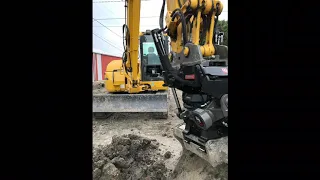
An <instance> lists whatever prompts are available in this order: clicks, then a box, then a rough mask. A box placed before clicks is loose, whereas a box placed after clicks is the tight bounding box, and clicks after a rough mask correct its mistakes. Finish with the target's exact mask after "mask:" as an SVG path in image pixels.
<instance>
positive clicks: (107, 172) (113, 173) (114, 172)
mask: <svg viewBox="0 0 320 180" xmlns="http://www.w3.org/2000/svg"><path fill="white" fill-rule="evenodd" d="M119 175H120V171H119V169H117V168H116V166H115V165H114V164H112V163H107V164H106V165H104V167H103V169H102V174H101V177H100V179H110V180H111V179H117V178H119Z"/></svg>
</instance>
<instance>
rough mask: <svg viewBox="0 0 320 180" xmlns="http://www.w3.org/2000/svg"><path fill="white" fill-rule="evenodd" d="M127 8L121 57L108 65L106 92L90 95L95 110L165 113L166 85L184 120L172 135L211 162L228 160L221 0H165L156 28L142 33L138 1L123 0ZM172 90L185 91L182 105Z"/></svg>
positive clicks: (226, 96)
mask: <svg viewBox="0 0 320 180" xmlns="http://www.w3.org/2000/svg"><path fill="white" fill-rule="evenodd" d="M165 4H167V14H166V16H165V15H164V8H165ZM125 7H126V12H128V13H126V18H127V24H125V25H124V26H123V34H124V36H125V43H124V44H125V45H124V46H125V50H124V55H123V58H122V60H119V61H113V62H111V63H110V64H109V65H108V67H107V71H106V76H105V77H106V81H105V82H106V83H105V86H106V89H107V91H109V92H110V93H109V94H110V95H109V96H106V95H101V96H98V95H95V96H94V102H93V105H94V112H106V111H107V110H109V109H108V108H110V109H112V108H113V109H116V110H118V111H120V109H124V111H126V112H142V111H144V110H145V111H149V112H150V111H153V112H165V113H166V112H167V88H168V87H169V88H171V90H172V93H173V96H174V99H175V102H176V105H177V109H178V112H177V116H178V117H179V118H180V119H182V120H183V123H181V125H179V126H177V127H176V128H175V129H174V135H175V137H176V138H177V139H178V140H179V142H180V143H181V145H182V146H183V147H184V149H186V150H189V151H191V152H193V153H195V154H197V155H198V156H199V157H201V158H203V159H204V160H206V161H208V162H209V163H210V164H211V165H212V166H216V165H217V164H219V163H220V162H227V161H228V157H227V155H226V154H227V147H226V146H227V137H228V65H227V64H226V62H227V56H228V55H227V54H228V48H227V47H226V46H223V45H219V43H217V42H216V40H215V39H217V38H216V36H217V35H219V32H217V28H216V26H217V21H218V17H219V15H220V14H221V12H222V10H223V4H222V2H221V1H220V0H163V4H162V8H161V12H160V18H159V28H157V29H153V30H151V32H150V31H146V32H145V33H139V26H140V8H141V0H126V1H125ZM164 16H165V18H164ZM164 19H165V24H166V26H165V27H164ZM168 37H170V47H171V49H172V51H171V52H170V53H169V49H168ZM139 47H140V48H139ZM146 51H148V53H146ZM139 52H140V61H139V58H138V56H139ZM152 52H153V53H155V54H156V56H154V55H153V57H154V59H156V60H155V61H157V64H156V66H152V63H151V64H150V63H149V60H150V59H149V54H150V53H152ZM151 56H152V55H150V57H151ZM155 57H157V58H155ZM151 59H152V58H151ZM148 65H151V68H149V69H148V67H146V66H148ZM152 74H153V75H154V74H157V75H158V76H157V77H158V79H153V78H151V79H148V78H147V79H146V77H149V75H152ZM150 77H153V76H150ZM176 89H179V90H181V91H182V92H183V93H182V100H183V107H182V106H180V102H179V99H178V97H177V93H176ZM161 91H164V92H161ZM118 92H120V93H121V92H122V93H125V94H118ZM149 92H156V93H149ZM113 96H114V97H113ZM112 97H113V98H114V99H112ZM157 98H158V99H157ZM107 99H108V100H110V99H112V100H111V101H108V100H107ZM128 104H130V105H128ZM142 106H146V107H142ZM144 108H146V109H144Z"/></svg>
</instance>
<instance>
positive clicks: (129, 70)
mask: <svg viewBox="0 0 320 180" xmlns="http://www.w3.org/2000/svg"><path fill="white" fill-rule="evenodd" d="M125 3H126V4H125V11H126V15H125V16H126V20H127V22H126V24H124V25H123V34H124V36H125V37H124V39H125V42H124V46H125V51H124V57H123V68H124V69H125V72H126V73H125V76H126V78H127V81H128V86H129V87H128V89H129V92H130V93H138V92H141V91H142V89H143V88H144V85H140V84H139V81H140V79H139V62H138V57H139V35H140V31H139V30H140V7H141V0H126V2H125Z"/></svg>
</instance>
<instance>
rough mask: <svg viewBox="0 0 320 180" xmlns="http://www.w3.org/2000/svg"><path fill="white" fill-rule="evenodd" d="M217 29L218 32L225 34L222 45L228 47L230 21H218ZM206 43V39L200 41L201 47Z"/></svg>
mask: <svg viewBox="0 0 320 180" xmlns="http://www.w3.org/2000/svg"><path fill="white" fill-rule="evenodd" d="M216 28H217V29H218V31H220V32H223V33H224V36H223V42H222V45H226V46H228V21H225V20H222V21H218V23H217V27H216ZM200 37H201V36H200ZM205 41H206V40H205V39H200V45H203V44H204V43H205Z"/></svg>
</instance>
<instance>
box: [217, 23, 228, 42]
mask: <svg viewBox="0 0 320 180" xmlns="http://www.w3.org/2000/svg"><path fill="white" fill-rule="evenodd" d="M217 26H218V29H219V30H220V31H221V32H224V36H223V42H222V44H223V45H226V46H228V21H225V20H222V21H218V23H217Z"/></svg>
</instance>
